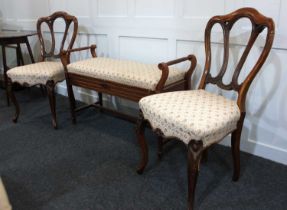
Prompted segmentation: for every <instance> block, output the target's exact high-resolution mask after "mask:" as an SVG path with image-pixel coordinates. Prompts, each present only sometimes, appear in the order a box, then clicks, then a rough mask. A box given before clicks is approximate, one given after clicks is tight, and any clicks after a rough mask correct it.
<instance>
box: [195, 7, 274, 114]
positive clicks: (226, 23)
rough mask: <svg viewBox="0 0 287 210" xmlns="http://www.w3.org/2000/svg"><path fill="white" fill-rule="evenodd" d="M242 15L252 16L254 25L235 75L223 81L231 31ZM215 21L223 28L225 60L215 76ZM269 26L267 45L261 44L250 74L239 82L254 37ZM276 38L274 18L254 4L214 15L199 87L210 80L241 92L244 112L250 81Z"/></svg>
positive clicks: (207, 35) (239, 101)
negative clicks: (253, 5)
mask: <svg viewBox="0 0 287 210" xmlns="http://www.w3.org/2000/svg"><path fill="white" fill-rule="evenodd" d="M242 18H247V19H249V20H250V22H251V25H252V29H251V34H250V37H249V40H248V42H247V45H246V47H245V49H244V51H243V53H242V56H241V57H240V58H239V61H238V63H237V65H236V67H235V69H234V72H233V75H232V79H231V81H230V83H229V84H224V82H223V77H224V75H225V73H226V69H227V66H228V60H229V48H230V46H229V41H230V40H229V39H230V31H231V29H232V27H233V26H234V24H235V23H236V22H237V21H238V20H239V19H242ZM215 24H219V25H220V26H221V27H222V29H223V49H224V52H223V64H222V66H221V68H220V70H219V73H218V74H217V75H216V76H212V75H211V73H210V69H211V59H212V54H211V31H212V28H213V26H214V25H215ZM264 29H267V33H266V39H265V44H264V47H263V48H262V51H261V54H260V56H259V58H258V60H257V61H256V63H255V65H254V66H253V68H252V69H251V70H250V71H249V74H248V75H247V76H246V77H245V79H244V80H243V82H242V83H241V84H238V77H239V74H240V72H241V69H242V67H243V65H244V63H245V61H246V59H247V57H248V54H249V52H250V50H251V48H252V47H253V45H254V43H255V41H256V40H257V38H258V35H259V34H260V33H261V32H262V31H264ZM273 39H274V22H273V20H272V19H271V18H268V17H265V16H263V15H262V14H260V13H259V12H258V11H257V10H255V9H253V8H242V9H239V10H237V11H235V12H232V13H230V14H227V15H223V16H215V17H213V18H211V19H210V20H209V22H208V23H207V26H206V29H205V52H206V60H205V67H204V72H203V75H202V78H201V81H200V85H199V88H200V89H204V88H205V87H206V85H207V84H209V83H211V84H214V85H216V86H218V87H219V88H221V89H224V90H234V91H237V92H238V98H237V104H238V106H239V108H240V110H241V112H245V99H246V94H247V91H248V89H249V87H250V84H251V82H252V81H253V79H254V78H255V76H256V75H257V73H258V72H259V70H260V69H261V67H262V65H263V64H264V62H265V60H266V58H267V56H268V54H269V52H270V50H271V47H272V43H273Z"/></svg>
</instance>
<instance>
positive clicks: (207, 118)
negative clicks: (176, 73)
mask: <svg viewBox="0 0 287 210" xmlns="http://www.w3.org/2000/svg"><path fill="white" fill-rule="evenodd" d="M139 106H140V109H141V110H142V112H143V115H144V118H145V119H147V120H148V121H149V122H150V123H151V126H152V127H153V128H154V129H155V128H159V129H160V130H161V131H162V132H163V134H164V135H165V136H166V137H177V138H179V139H180V140H182V141H183V142H184V143H185V144H188V143H189V141H190V140H202V141H203V146H204V147H207V146H209V145H210V144H212V143H215V142H218V141H220V140H221V139H222V138H223V137H225V136H226V135H227V134H228V133H230V132H232V131H233V130H235V129H236V126H237V121H238V120H239V118H240V110H239V108H238V106H237V104H236V102H235V101H232V100H229V99H226V98H224V97H223V96H219V95H215V94H212V93H209V92H207V91H205V90H190V91H177V92H169V93H161V94H155V95H151V96H147V97H144V98H142V99H141V100H140V102H139Z"/></svg>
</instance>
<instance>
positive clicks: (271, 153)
mask: <svg viewBox="0 0 287 210" xmlns="http://www.w3.org/2000/svg"><path fill="white" fill-rule="evenodd" d="M57 92H58V93H59V94H61V95H64V96H67V90H66V86H65V85H63V84H59V85H58V86H57ZM74 95H75V98H76V99H77V100H79V101H83V102H85V103H91V102H92V101H96V100H97V98H98V97H97V95H92V94H90V93H87V92H84V91H80V90H78V89H74ZM103 100H107V99H106V98H104V99H103ZM112 103H113V102H112ZM117 105H119V104H115V106H117ZM120 106H122V105H120ZM128 108H135V107H128ZM220 144H221V145H224V146H228V147H230V135H229V136H227V137H226V138H225V139H224V140H223V141H221V142H220ZM240 148H241V151H244V152H247V153H250V154H253V155H256V156H259V157H262V158H265V159H269V160H272V161H275V162H278V163H281V164H284V165H287V151H286V150H284V149H281V148H278V147H274V146H270V145H266V144H264V143H261V142H257V141H255V140H252V139H243V137H242V139H241V146H240Z"/></svg>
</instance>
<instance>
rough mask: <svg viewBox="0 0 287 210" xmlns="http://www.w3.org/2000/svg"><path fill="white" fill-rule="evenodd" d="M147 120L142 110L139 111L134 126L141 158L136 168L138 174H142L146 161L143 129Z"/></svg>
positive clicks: (146, 153)
mask: <svg viewBox="0 0 287 210" xmlns="http://www.w3.org/2000/svg"><path fill="white" fill-rule="evenodd" d="M146 123H147V121H146V120H145V119H144V116H143V114H142V112H141V111H140V112H139V119H138V121H137V126H136V134H137V139H138V142H139V145H140V148H141V160H140V164H139V166H138V168H137V172H138V174H142V173H143V171H144V169H145V167H146V165H147V162H148V147H147V143H146V141H145V137H144V131H145V127H146Z"/></svg>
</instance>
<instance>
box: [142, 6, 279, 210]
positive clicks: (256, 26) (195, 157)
mask: <svg viewBox="0 0 287 210" xmlns="http://www.w3.org/2000/svg"><path fill="white" fill-rule="evenodd" d="M241 18H247V19H249V20H250V22H251V24H252V31H251V35H250V38H249V41H248V43H247V45H246V48H245V50H244V52H243V54H242V57H241V58H240V59H239V62H238V64H237V66H236V68H235V70H234V73H233V77H232V80H231V82H230V83H229V84H224V83H223V81H222V79H223V77H224V75H225V73H226V70H227V66H228V57H229V34H230V30H231V29H232V26H233V25H234V23H235V22H237V21H238V20H239V19H241ZM216 23H218V24H220V25H221V26H222V29H223V35H224V43H223V45H224V58H223V65H222V67H221V69H220V70H219V73H218V75H217V76H215V77H212V76H211V74H210V69H211V41H210V37H211V30H212V27H213V26H214V25H215V24H216ZM264 29H267V34H266V39H265V45H264V47H263V48H262V52H261V55H260V57H259V58H258V60H257V62H256V64H255V65H254V67H253V68H252V69H251V70H250V73H249V74H248V75H247V77H246V78H245V80H244V81H243V82H242V83H241V84H238V76H239V74H240V71H241V69H242V67H243V64H244V63H245V61H246V58H247V56H248V54H249V52H250V50H251V48H252V46H253V44H254V43H255V41H256V38H257V37H258V35H259V34H260V33H261V32H262V31H263V30H264ZM273 39H274V22H273V20H272V19H271V18H268V17H265V16H263V15H262V14H260V13H259V12H258V11H257V10H255V9H253V8H242V9H239V10H236V11H235V12H232V13H230V14H227V15H223V16H215V17H213V18H211V19H210V20H209V22H208V23H207V26H206V30H205V50H206V61H205V67H204V72H203V75H202V78H201V82H200V85H199V89H205V87H206V85H207V84H209V83H211V84H214V85H216V86H218V87H219V88H222V89H224V90H234V91H236V92H238V98H237V105H238V107H239V109H240V111H241V116H240V119H239V121H238V122H237V129H236V130H235V131H233V132H232V137H231V144H232V148H231V150H232V156H233V164H234V171H233V180H234V181H237V180H238V179H239V176H240V156H239V155H240V137H241V131H242V127H243V122H244V118H245V114H246V112H245V101H246V94H247V92H248V89H249V87H250V84H251V82H252V81H253V79H254V78H255V76H256V75H257V73H258V72H259V70H260V69H261V67H262V65H263V64H264V62H265V60H266V58H267V56H268V54H269V52H270V50H271V48H272V44H273ZM179 100H180V99H179ZM191 120H192V119H191ZM139 122H140V123H138V125H137V138H138V141H139V143H140V147H141V161H140V167H139V168H138V172H140V173H143V171H144V168H145V167H146V164H147V160H148V157H147V155H148V148H147V144H146V142H145V137H144V129H145V127H144V125H146V124H147V125H148V124H150V123H148V121H147V119H144V117H143V116H142V114H141V115H140V117H139ZM153 130H154V132H155V133H156V134H157V135H158V136H159V139H160V140H159V141H160V143H159V150H158V152H159V153H160V155H161V153H162V138H165V139H167V138H168V137H165V136H164V135H163V133H162V132H161V131H160V130H159V129H158V128H153ZM177 140H179V141H180V139H177ZM187 150H188V209H189V210H192V209H193V206H194V193H195V186H196V180H197V176H198V170H199V165H200V160H201V157H202V156H203V155H205V153H206V155H207V148H203V142H202V141H195V140H191V141H190V143H189V144H188V145H187Z"/></svg>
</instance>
